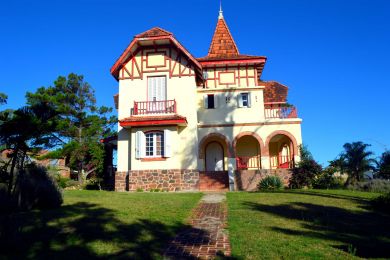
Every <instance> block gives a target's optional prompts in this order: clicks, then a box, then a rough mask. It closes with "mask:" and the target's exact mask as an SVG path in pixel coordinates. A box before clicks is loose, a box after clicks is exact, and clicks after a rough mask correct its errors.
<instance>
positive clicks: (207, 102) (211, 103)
mask: <svg viewBox="0 0 390 260" xmlns="http://www.w3.org/2000/svg"><path fill="white" fill-rule="evenodd" d="M217 106H218V105H217V96H216V95H212V94H208V95H204V108H217Z"/></svg>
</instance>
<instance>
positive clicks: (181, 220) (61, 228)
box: [0, 191, 201, 259]
mask: <svg viewBox="0 0 390 260" xmlns="http://www.w3.org/2000/svg"><path fill="white" fill-rule="evenodd" d="M200 197H201V194H200V193H146V192H145V193H118V192H104V191H66V192H65V194H64V200H65V202H64V204H63V206H62V207H61V208H59V209H54V210H42V211H38V210H37V211H33V212H29V213H23V214H16V215H14V216H13V217H12V218H11V220H9V221H10V224H9V225H10V227H13V228H14V226H15V224H19V225H21V226H20V232H19V233H17V234H16V235H15V236H14V237H11V238H10V240H9V241H8V245H5V244H2V245H0V247H3V248H2V249H1V250H0V252H1V253H0V259H2V258H3V257H4V256H7V258H45V259H57V258H60V259H72V258H73V259H80V258H81V259H85V258H97V257H98V258H137V259H159V258H161V252H162V251H163V249H164V247H165V246H166V243H167V242H168V240H169V239H170V238H172V236H174V235H175V233H176V232H177V231H178V230H180V229H182V228H185V227H186V225H185V219H186V218H187V217H188V216H189V214H190V212H191V209H192V208H193V207H195V205H196V204H197V202H198V201H199V199H200ZM2 255H3V257H2Z"/></svg>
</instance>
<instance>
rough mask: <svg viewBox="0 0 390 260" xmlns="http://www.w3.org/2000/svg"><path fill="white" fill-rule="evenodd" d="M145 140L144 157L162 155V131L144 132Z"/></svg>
mask: <svg viewBox="0 0 390 260" xmlns="http://www.w3.org/2000/svg"><path fill="white" fill-rule="evenodd" d="M145 141H146V143H145V157H163V156H164V132H160V131H152V132H146V133H145Z"/></svg>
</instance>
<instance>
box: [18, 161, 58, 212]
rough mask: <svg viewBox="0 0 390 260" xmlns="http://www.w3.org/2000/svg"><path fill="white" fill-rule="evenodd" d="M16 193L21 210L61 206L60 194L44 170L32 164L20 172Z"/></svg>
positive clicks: (52, 179)
mask: <svg viewBox="0 0 390 260" xmlns="http://www.w3.org/2000/svg"><path fill="white" fill-rule="evenodd" d="M16 191H17V194H18V196H19V197H20V199H21V201H20V205H19V206H21V208H22V209H31V208H56V207H59V206H61V204H62V202H63V199H62V192H61V189H60V188H59V186H58V185H57V183H56V181H55V180H54V178H53V177H51V176H50V175H49V174H48V172H47V170H46V168H44V167H41V166H36V165H34V164H32V165H30V166H29V167H27V168H26V170H25V171H23V172H20V173H19V176H18V183H17V185H16Z"/></svg>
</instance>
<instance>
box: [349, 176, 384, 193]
mask: <svg viewBox="0 0 390 260" xmlns="http://www.w3.org/2000/svg"><path fill="white" fill-rule="evenodd" d="M347 188H348V189H350V190H357V191H370V192H383V193H385V192H390V181H389V180H382V179H373V180H368V181H361V182H357V183H355V184H351V185H348V186H347Z"/></svg>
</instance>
